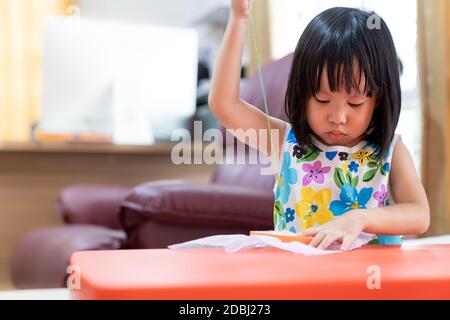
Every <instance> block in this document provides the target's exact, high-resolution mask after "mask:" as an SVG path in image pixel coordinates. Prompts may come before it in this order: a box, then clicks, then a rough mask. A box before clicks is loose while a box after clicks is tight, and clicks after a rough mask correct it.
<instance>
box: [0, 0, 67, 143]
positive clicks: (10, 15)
mask: <svg viewBox="0 0 450 320" xmlns="http://www.w3.org/2000/svg"><path fill="white" fill-rule="evenodd" d="M70 4H71V1H70V0H0V141H15V142H20V141H29V139H30V135H31V129H32V125H33V124H35V123H37V122H38V121H39V111H40V101H41V87H42V83H41V77H42V76H41V74H42V62H41V61H42V40H43V19H44V17H45V16H47V15H62V14H65V13H66V12H67V11H68V8H69V5H70Z"/></svg>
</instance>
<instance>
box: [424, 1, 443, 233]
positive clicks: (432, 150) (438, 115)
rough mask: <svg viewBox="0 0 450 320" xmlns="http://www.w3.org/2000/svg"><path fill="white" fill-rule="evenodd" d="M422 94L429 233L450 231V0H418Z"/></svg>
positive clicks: (425, 184)
mask: <svg viewBox="0 0 450 320" xmlns="http://www.w3.org/2000/svg"><path fill="white" fill-rule="evenodd" d="M418 14H419V16H418V33H419V34H418V39H419V42H418V45H419V60H420V79H421V94H422V102H423V106H422V108H423V109H422V114H423V116H424V119H423V121H424V122H423V124H424V127H423V129H424V130H423V139H422V140H423V148H422V150H423V151H422V182H423V184H424V187H425V191H426V192H427V195H428V200H429V202H430V209H431V225H430V229H429V231H428V233H427V235H439V234H448V233H450V202H449V199H450V192H449V175H450V131H449V126H448V123H449V120H450V112H449V110H450V1H448V0H418Z"/></svg>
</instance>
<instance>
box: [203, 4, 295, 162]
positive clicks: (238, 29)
mask: <svg viewBox="0 0 450 320" xmlns="http://www.w3.org/2000/svg"><path fill="white" fill-rule="evenodd" d="M256 1H257V0H256ZM248 20H249V1H248V0H232V9H231V13H230V17H229V20H228V26H227V29H226V32H225V35H224V38H223V41H222V45H221V48H220V52H219V56H218V59H217V63H216V66H215V69H214V74H213V78H212V87H211V91H210V95H209V106H210V109H211V111H212V112H213V113H214V115H215V116H216V117H217V118H218V119H219V121H220V122H221V123H222V124H223V125H224V126H225V128H227V129H233V130H238V131H235V132H233V134H234V135H235V136H236V138H237V139H239V140H240V141H242V142H244V143H246V144H248V145H249V146H251V147H253V148H255V149H259V150H260V151H261V152H263V153H264V154H266V155H267V156H269V157H271V143H270V140H269V139H270V136H269V130H268V124H267V118H266V115H265V113H264V112H262V111H260V110H259V109H258V108H256V107H255V106H253V105H251V104H249V103H247V102H245V101H243V100H242V99H240V89H239V84H240V75H241V61H242V51H243V48H244V41H245V38H246V33H247V28H248ZM269 121H270V127H271V129H272V136H273V139H274V141H273V144H274V149H275V150H278V151H279V149H280V146H281V143H282V141H283V140H282V139H283V137H284V133H285V128H286V123H285V122H284V121H282V120H279V119H277V118H273V117H269ZM249 129H253V130H254V133H256V134H255V136H256V137H257V138H256V139H249V137H250V136H251V134H250V131H247V130H249ZM260 129H264V130H266V131H265V132H266V133H267V134H266V135H265V136H264V139H265V141H266V142H267V143H266V145H267V147H265V145H264V143H260V140H259V136H260V133H259V132H260V131H259V130H260ZM276 130H278V135H277V134H275V131H276ZM276 137H278V139H276ZM275 139H276V140H275ZM277 156H278V158H279V156H280V155H279V153H278V154H277Z"/></svg>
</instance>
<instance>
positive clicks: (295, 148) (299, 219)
mask: <svg viewBox="0 0 450 320" xmlns="http://www.w3.org/2000/svg"><path fill="white" fill-rule="evenodd" d="M398 138H399V135H397V134H396V135H395V136H394V138H393V140H392V142H391V145H390V148H389V151H388V152H387V154H386V155H385V157H384V158H383V159H382V161H381V164H378V163H377V162H376V161H375V157H376V153H377V152H378V150H379V147H378V146H377V145H374V144H371V143H368V142H367V141H364V140H363V141H361V142H360V143H358V144H357V145H356V146H354V147H351V148H349V147H346V146H327V145H324V144H323V143H321V142H320V141H318V140H317V139H315V138H314V137H313V142H314V145H315V148H313V149H311V148H309V147H302V146H300V145H299V144H298V143H297V140H296V138H295V135H294V132H293V130H292V127H291V125H290V124H287V127H286V133H285V136H284V140H283V146H282V149H281V159H280V162H279V163H280V166H279V170H278V174H277V179H276V181H275V186H274V189H273V191H274V194H275V205H274V229H275V230H276V231H291V232H301V231H302V230H305V229H308V228H310V227H312V226H314V225H321V224H324V223H326V222H328V221H330V220H332V219H334V218H335V217H338V216H340V215H343V214H345V213H346V212H349V211H350V210H353V209H356V208H364V209H369V208H379V207H384V206H389V205H390V204H391V203H392V202H393V200H392V199H391V196H390V194H391V193H390V187H389V172H390V164H391V160H392V153H393V149H394V146H395V143H396V142H397V140H398ZM372 239H373V240H372V241H370V242H369V244H383V245H400V244H401V239H402V237H401V236H400V235H395V236H392V235H380V234H378V235H373V237H372Z"/></svg>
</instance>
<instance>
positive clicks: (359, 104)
mask: <svg viewBox="0 0 450 320" xmlns="http://www.w3.org/2000/svg"><path fill="white" fill-rule="evenodd" d="M364 103H365V102H363V103H358V104H353V103H349V104H348V105H349V106H350V107H352V108H358V107H361V106H362V105H363V104H364Z"/></svg>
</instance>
